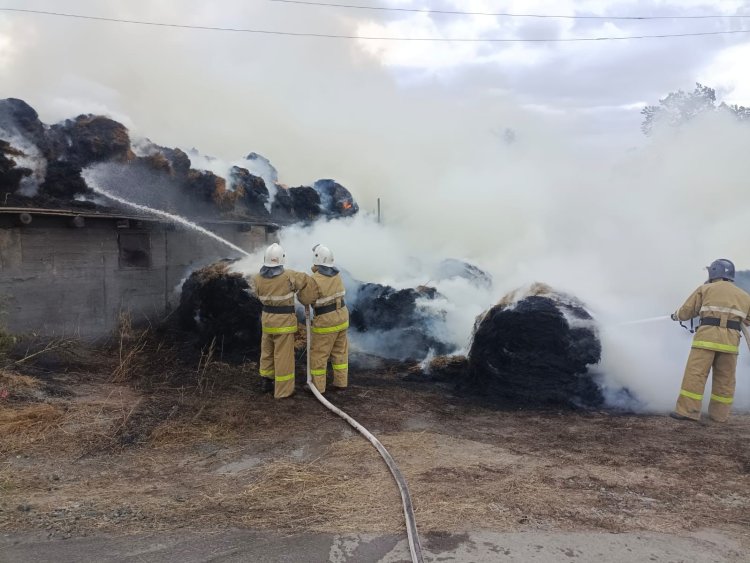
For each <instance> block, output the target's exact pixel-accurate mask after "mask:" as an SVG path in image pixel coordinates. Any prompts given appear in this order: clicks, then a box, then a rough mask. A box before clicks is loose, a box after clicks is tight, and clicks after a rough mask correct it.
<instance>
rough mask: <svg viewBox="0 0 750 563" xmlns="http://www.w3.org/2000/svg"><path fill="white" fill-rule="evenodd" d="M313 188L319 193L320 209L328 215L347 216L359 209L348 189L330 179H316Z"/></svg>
mask: <svg viewBox="0 0 750 563" xmlns="http://www.w3.org/2000/svg"><path fill="white" fill-rule="evenodd" d="M313 188H314V189H315V191H317V192H318V193H319V194H320V209H321V211H322V212H323V213H324V214H325V215H327V216H329V217H349V216H351V215H355V214H356V213H357V212H358V211H359V205H357V202H356V201H354V196H353V195H352V194H351V192H350V191H349V190H347V189H346V188H345V187H344V186H342V185H341V184H339V183H338V182H336V181H334V180H331V179H323V180H318V181H317V182H315V183H314V184H313Z"/></svg>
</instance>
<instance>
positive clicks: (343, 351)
mask: <svg viewBox="0 0 750 563" xmlns="http://www.w3.org/2000/svg"><path fill="white" fill-rule="evenodd" d="M312 271H313V275H312V276H311V281H310V283H309V284H307V286H306V287H305V288H304V289H303V290H302V291H300V293H299V296H298V298H299V300H300V302H301V303H303V304H304V305H312V307H313V312H314V313H315V317H314V318H313V324H312V342H311V343H310V372H311V375H312V380H313V383H314V385H315V387H316V388H317V389H318V391H320V392H321V393H324V392H325V390H326V375H327V372H328V362H329V360H330V362H331V368H332V369H333V388H332V390H337V391H340V390H342V389H345V388H346V386H347V385H348V374H349V340H348V338H347V329H348V328H349V311H348V309H347V308H346V303H345V302H344V295H345V294H346V290H345V289H344V282H343V281H342V280H341V274H340V273H339V269H338V268H337V267H336V266H335V261H334V257H333V252H331V249H330V248H328V247H327V246H323V245H321V244H317V245H315V246H314V247H313V266H312Z"/></svg>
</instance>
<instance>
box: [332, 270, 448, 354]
mask: <svg viewBox="0 0 750 563" xmlns="http://www.w3.org/2000/svg"><path fill="white" fill-rule="evenodd" d="M437 297H439V294H438V293H437V291H436V290H435V289H434V288H430V287H418V288H416V289H412V288H407V289H395V288H393V287H390V286H387V285H380V284H377V283H365V284H362V285H360V286H359V288H358V289H357V291H356V294H355V295H354V296H353V299H352V305H351V307H350V311H351V313H350V317H349V323H350V326H351V329H350V331H349V334H350V337H351V339H352V340H353V341H354V342H356V343H357V344H358V345H359V346H360V347H361V348H363V349H365V350H366V351H368V352H370V353H372V354H376V355H378V356H382V357H386V358H396V359H402V360H405V359H422V358H424V357H425V356H427V355H428V354H429V353H430V351H432V352H433V353H435V354H448V353H450V352H452V351H453V350H454V346H453V345H451V344H450V343H448V342H446V341H444V340H442V339H441V338H440V337H439V335H440V334H441V333H442V332H443V331H442V330H441V324H442V323H444V322H445V321H444V319H443V317H442V316H441V314H440V313H439V312H438V311H436V310H435V309H433V308H425V307H422V306H420V301H421V300H422V299H427V300H434V299H436V298H437ZM347 299H349V298H348V297H347Z"/></svg>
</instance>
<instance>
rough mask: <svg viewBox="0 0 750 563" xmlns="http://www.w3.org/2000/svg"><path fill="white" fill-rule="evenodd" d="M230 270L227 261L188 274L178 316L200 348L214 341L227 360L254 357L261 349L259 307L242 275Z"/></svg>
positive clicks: (182, 325)
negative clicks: (195, 338) (228, 358)
mask: <svg viewBox="0 0 750 563" xmlns="http://www.w3.org/2000/svg"><path fill="white" fill-rule="evenodd" d="M229 268H230V262H228V261H222V262H218V263H216V264H211V265H210V266H206V267H205V268H201V269H200V270H196V271H195V272H193V273H192V274H190V276H189V277H188V279H187V280H185V283H183V284H182V294H181V295H180V305H179V308H178V310H177V315H178V318H179V321H180V325H181V327H182V329H183V330H187V331H190V332H193V333H195V334H197V335H198V336H199V342H200V345H201V346H206V345H210V344H211V342H214V343H215V344H214V345H215V346H216V348H217V349H219V348H220V349H221V350H222V351H223V353H224V354H225V356H229V357H230V358H231V357H232V356H234V357H240V358H241V357H243V356H247V355H253V356H254V355H257V353H258V351H259V349H260V337H261V324H260V316H261V312H262V304H261V302H260V301H259V300H258V298H257V297H255V295H253V294H252V293H251V292H250V291H249V289H250V287H249V285H248V283H247V280H246V279H245V278H244V277H243V276H242V274H240V273H237V272H231V271H230V269H229Z"/></svg>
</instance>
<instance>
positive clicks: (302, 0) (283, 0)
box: [268, 0, 750, 20]
mask: <svg viewBox="0 0 750 563" xmlns="http://www.w3.org/2000/svg"><path fill="white" fill-rule="evenodd" d="M268 1H269V2H278V3H280V4H300V5H303V6H321V7H325V8H348V9H354V10H377V11H383V12H412V13H418V14H445V15H453V16H495V17H506V18H550V19H568V20H708V19H720V18H750V15H747V16H742V15H716V14H714V15H708V14H706V15H694V16H690V15H688V16H586V15H574V16H571V15H561V14H560V15H553V14H512V13H509V12H466V11H463V10H433V9H431V8H396V7H387V6H362V5H360V4H335V3H333V2H311V1H308V0H268Z"/></svg>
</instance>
